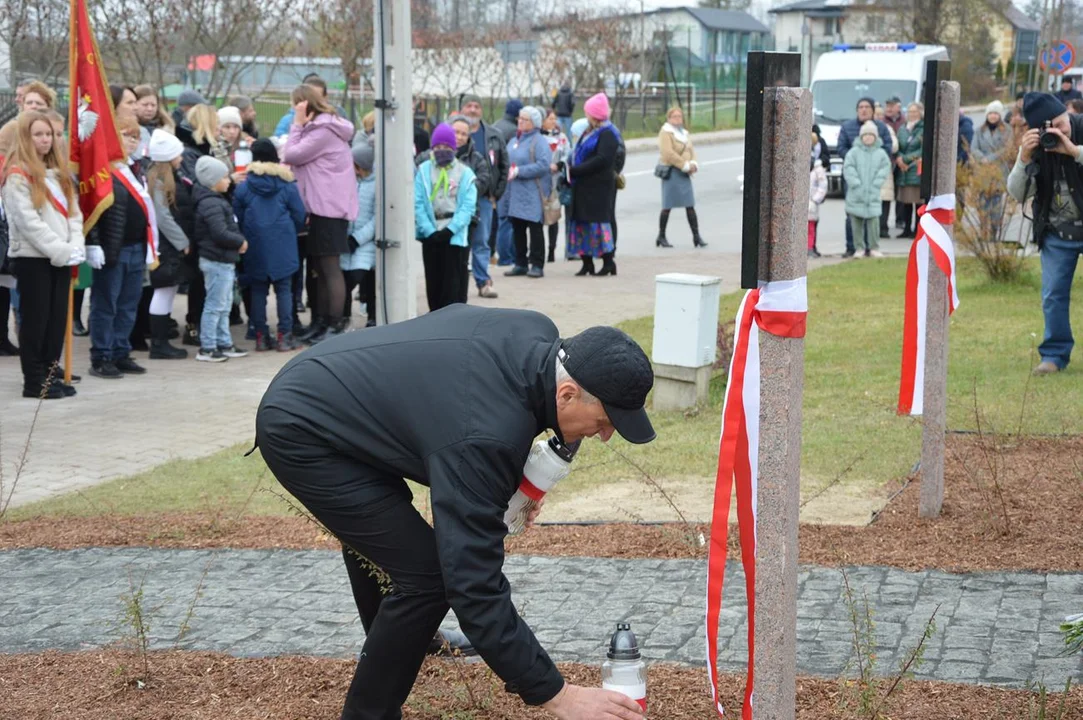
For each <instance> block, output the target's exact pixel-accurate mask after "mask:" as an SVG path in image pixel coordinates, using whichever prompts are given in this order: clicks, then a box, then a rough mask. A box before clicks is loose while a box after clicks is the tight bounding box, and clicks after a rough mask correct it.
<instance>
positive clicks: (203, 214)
mask: <svg viewBox="0 0 1083 720" xmlns="http://www.w3.org/2000/svg"><path fill="white" fill-rule="evenodd" d="M192 199H193V200H194V202H195V242H196V243H197V244H198V245H199V256H200V257H201V258H206V259H207V260H213V261H215V262H222V263H235V262H237V261H238V260H239V259H240V257H241V256H240V254H239V253H238V252H237V251H238V250H240V249H241V245H243V244H244V235H242V234H241V231H240V229H238V227H237V221H236V220H235V219H234V217H233V205H232V204H230V201H229V200H228V199H226V196H225V195H223V194H222V193H217V192H215V191H213V190H208V189H207V188H205V187H203V186H202V185H200V184H199V183H196V184H195V186H194V187H193V189H192Z"/></svg>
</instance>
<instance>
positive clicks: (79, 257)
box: [68, 247, 86, 267]
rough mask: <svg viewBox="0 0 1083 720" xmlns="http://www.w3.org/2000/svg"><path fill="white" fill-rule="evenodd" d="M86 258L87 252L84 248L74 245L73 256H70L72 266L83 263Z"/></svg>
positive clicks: (69, 263) (69, 262) (69, 260)
mask: <svg viewBox="0 0 1083 720" xmlns="http://www.w3.org/2000/svg"><path fill="white" fill-rule="evenodd" d="M84 260H86V253H85V252H83V248H81V247H73V248H72V249H71V256H70V257H69V258H68V265H69V266H70V267H74V266H75V265H82V264H83V261H84Z"/></svg>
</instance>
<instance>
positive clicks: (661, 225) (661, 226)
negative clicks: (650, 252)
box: [654, 210, 673, 248]
mask: <svg viewBox="0 0 1083 720" xmlns="http://www.w3.org/2000/svg"><path fill="white" fill-rule="evenodd" d="M668 224H669V210H663V211H662V213H661V214H660V215H659V216H658V237H657V238H655V240H654V245H655V247H660V248H668V247H673V246H672V245H670V244H669V240H666V225H668Z"/></svg>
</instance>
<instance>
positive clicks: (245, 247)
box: [237, 240, 248, 255]
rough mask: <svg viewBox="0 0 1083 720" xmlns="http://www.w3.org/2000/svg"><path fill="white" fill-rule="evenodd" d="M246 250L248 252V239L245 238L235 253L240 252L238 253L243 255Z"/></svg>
mask: <svg viewBox="0 0 1083 720" xmlns="http://www.w3.org/2000/svg"><path fill="white" fill-rule="evenodd" d="M246 252H248V241H247V240H245V241H244V242H243V243H241V247H240V248H239V249H238V250H237V253H238V254H240V255H244V254H245V253H246Z"/></svg>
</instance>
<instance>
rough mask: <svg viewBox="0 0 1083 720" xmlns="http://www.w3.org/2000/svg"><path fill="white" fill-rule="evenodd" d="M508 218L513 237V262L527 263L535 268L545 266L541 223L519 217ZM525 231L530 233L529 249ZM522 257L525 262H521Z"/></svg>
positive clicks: (524, 265)
mask: <svg viewBox="0 0 1083 720" xmlns="http://www.w3.org/2000/svg"><path fill="white" fill-rule="evenodd" d="M510 219H511V231H512V235H513V237H514V238H515V260H516V263H515V264H516V265H519V264H520V263H522V266H523V267H526V266H527V265H529V266H530V267H536V268H541V267H545V236H544V234H543V233H542V225H541V223H540V222H530V221H529V220H520V219H519V218H510ZM527 232H529V233H530V248H529V250H528V249H527ZM523 258H526V259H527V262H526V263H523Z"/></svg>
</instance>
